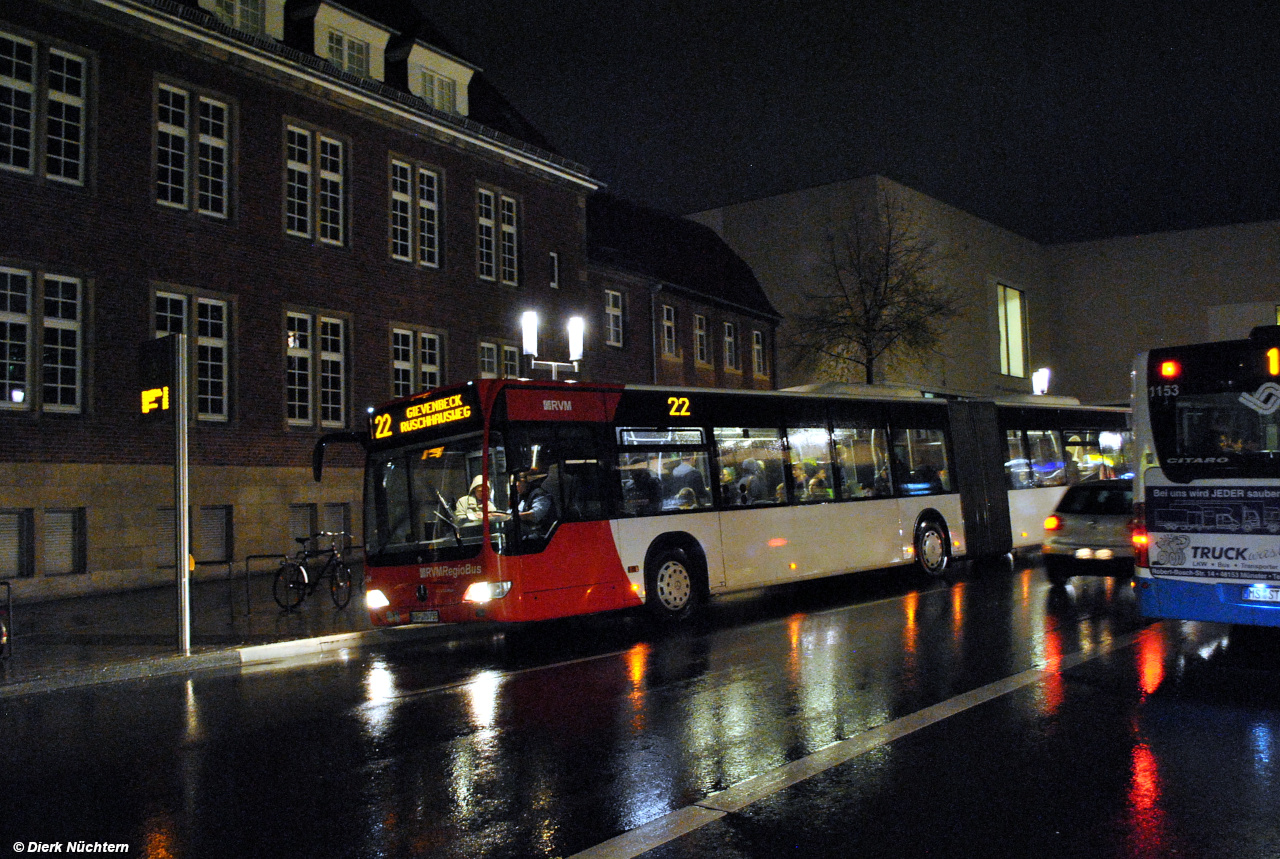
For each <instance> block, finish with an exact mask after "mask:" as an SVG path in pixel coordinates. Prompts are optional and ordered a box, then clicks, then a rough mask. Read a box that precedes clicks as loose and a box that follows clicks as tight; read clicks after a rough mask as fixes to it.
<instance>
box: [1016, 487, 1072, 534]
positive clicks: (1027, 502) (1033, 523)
mask: <svg viewBox="0 0 1280 859" xmlns="http://www.w3.org/2000/svg"><path fill="white" fill-rule="evenodd" d="M1066 492H1067V487H1065V486H1043V487H1039V488H1035V489H1010V490H1009V493H1008V495H1009V530H1010V532H1011V534H1012V535H1013V547H1014V548H1015V549H1026V548H1030V547H1032V546H1037V547H1038V546H1039V545H1040V544H1041V543H1042V542H1043V541H1044V520H1045V519H1046V518H1047V517H1048V516H1049V514H1050V513H1052V512H1053V509H1054V508H1055V507H1057V506H1058V502H1059V501H1061V500H1062V496H1063V495H1065V494H1066Z"/></svg>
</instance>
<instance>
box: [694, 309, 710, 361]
mask: <svg viewBox="0 0 1280 859" xmlns="http://www.w3.org/2000/svg"><path fill="white" fill-rule="evenodd" d="M693 357H694V360H696V361H697V362H698V363H699V364H710V363H711V347H710V340H709V338H708V336H707V317H705V316H703V315H702V314H701V313H695V314H694V316H693Z"/></svg>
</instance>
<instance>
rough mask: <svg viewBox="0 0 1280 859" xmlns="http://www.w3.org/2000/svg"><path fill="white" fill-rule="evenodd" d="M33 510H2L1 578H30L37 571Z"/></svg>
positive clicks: (0, 527)
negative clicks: (35, 564)
mask: <svg viewBox="0 0 1280 859" xmlns="http://www.w3.org/2000/svg"><path fill="white" fill-rule="evenodd" d="M31 513H32V512H31V510H0V579H18V578H28V577H29V576H31V575H32V573H33V572H34V571H35V566H34V564H33V563H32V558H33V556H34V554H35V552H34V549H35V546H34V543H35V539H34V536H33V535H34V533H35V530H34V528H33V527H32V522H33V517H32V515H31Z"/></svg>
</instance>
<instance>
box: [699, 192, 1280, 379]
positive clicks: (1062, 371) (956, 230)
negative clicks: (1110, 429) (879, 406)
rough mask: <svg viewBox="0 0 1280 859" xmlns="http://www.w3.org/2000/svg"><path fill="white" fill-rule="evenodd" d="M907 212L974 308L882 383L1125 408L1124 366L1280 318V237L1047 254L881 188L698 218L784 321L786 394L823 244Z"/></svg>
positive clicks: (1131, 240)
mask: <svg viewBox="0 0 1280 859" xmlns="http://www.w3.org/2000/svg"><path fill="white" fill-rule="evenodd" d="M876 193H884V194H888V195H890V197H892V198H893V199H896V200H897V201H899V202H900V203H901V204H902V205H903V206H904V207H905V209H906V210H907V211H908V212H909V213H910V214H911V215H912V217H913V218H914V219H915V221H916V223H917V224H918V226H919V227H920V229H921V231H922V233H923V234H924V235H926V236H927V237H929V238H930V239H932V240H933V241H935V242H936V245H937V250H938V252H939V255H940V256H939V258H940V260H941V261H942V265H941V267H940V270H939V273H940V276H941V277H942V278H943V279H944V280H945V281H946V282H947V283H949V284H951V285H953V286H956V287H958V288H959V289H960V290H961V291H962V292H963V293H964V295H965V296H966V308H965V310H964V312H962V313H961V314H959V315H958V316H957V317H956V318H954V319H951V320H948V321H947V324H946V325H945V330H946V335H945V337H944V339H943V343H942V345H941V349H940V354H938V355H937V356H935V357H933V358H930V359H927V360H924V361H896V362H894V361H891V362H888V363H886V364H885V365H884V368H883V375H882V376H880V377H879V378H878V381H880V380H883V381H885V382H891V383H897V384H904V385H908V386H911V387H918V388H925V389H934V390H939V391H953V392H966V391H967V392H973V393H978V394H985V395H998V394H1006V393H1022V394H1026V393H1031V392H1032V382H1031V375H1032V373H1033V372H1034V371H1035V370H1036V369H1037V368H1040V367H1048V368H1050V369H1051V371H1052V382H1051V384H1050V393H1055V394H1063V395H1068V396H1075V397H1078V398H1079V399H1081V400H1082V401H1084V402H1090V403H1119V402H1124V401H1127V399H1128V396H1129V365H1130V362H1131V360H1132V358H1133V356H1134V354H1136V353H1137V352H1139V351H1141V350H1143V349H1148V348H1151V347H1154V346H1160V345H1171V344H1175V343H1179V342H1193V341H1198V340H1204V339H1215V338H1224V337H1243V336H1245V335H1246V334H1248V332H1249V329H1250V328H1251V327H1252V326H1254V325H1263V324H1274V323H1275V322H1276V309H1277V306H1280V224H1276V223H1262V224H1242V225H1234V226H1227V227H1213V228H1206V229H1203V230H1190V231H1185V232H1176V233H1161V234H1155V235H1146V236H1131V237H1116V238H1111V239H1105V240H1100V241H1093V242H1084V243H1079V244H1063V245H1041V244H1038V243H1036V242H1033V241H1031V240H1029V239H1026V238H1023V237H1021V236H1019V235H1017V234H1016V233H1013V232H1010V231H1009V230H1006V229H1003V228H1001V227H998V226H995V225H994V224H991V223H988V222H986V221H983V220H982V219H980V218H977V217H975V216H973V215H970V214H968V213H966V212H963V211H961V210H959V209H957V208H955V207H953V206H950V205H947V204H946V203H943V202H941V201H939V200H935V199H933V198H930V197H928V196H926V195H924V194H921V193H919V192H917V191H914V190H912V189H910V188H907V187H905V186H903V185H900V184H898V183H896V182H893V181H892V180H890V179H886V178H884V177H881V176H869V177H865V178H862V179H855V180H850V181H847V182H837V183H833V184H830V185H823V186H819V187H816V188H807V189H803V190H800V191H795V192H792V193H788V194H781V195H778V196H774V197H769V198H765V199H761V200H753V201H750V202H745V203H739V204H736V205H732V206H726V207H723V208H720V209H715V210H710V211H706V212H701V213H698V214H695V215H691V216H690V217H691V218H692V219H693V220H696V221H699V222H701V223H704V224H707V225H708V226H710V227H711V228H712V229H714V230H715V231H716V232H717V233H718V234H719V235H721V236H722V237H723V238H724V239H725V241H727V242H728V243H729V245H730V246H731V247H732V248H733V249H734V250H735V251H737V253H738V254H739V255H740V256H741V257H742V258H743V259H744V260H746V262H747V263H748V264H749V265H750V266H751V268H752V270H753V271H754V272H755V274H756V276H757V278H759V281H760V283H761V285H762V286H763V287H764V289H765V291H766V293H767V294H768V295H769V298H770V299H771V300H772V301H773V303H774V305H775V306H776V307H777V308H778V309H779V311H781V313H782V314H783V317H784V322H783V325H782V327H781V328H780V329H779V333H778V340H779V344H780V349H779V351H780V359H779V360H780V365H781V366H780V371H779V384H780V385H781V386H788V385H794V384H801V383H804V382H808V381H811V380H810V379H808V378H807V377H805V376H803V375H798V374H797V371H796V370H795V368H794V367H793V366H791V365H790V364H789V362H788V361H787V359H786V344H787V343H788V342H789V340H790V333H791V328H790V327H789V324H788V322H787V321H786V319H787V317H791V316H794V313H795V311H796V308H797V305H798V303H799V302H801V301H803V296H804V294H805V293H806V292H808V291H813V290H814V289H815V288H816V287H817V286H819V284H820V281H821V278H822V277H824V267H827V266H829V263H828V261H827V237H828V235H830V234H831V232H832V230H833V229H839V228H840V225H841V224H842V222H843V221H844V220H845V219H847V217H848V213H849V211H850V209H851V207H852V206H853V205H854V204H855V202H857V201H858V200H865V199H867V198H868V197H870V196H871V195H873V194H876Z"/></svg>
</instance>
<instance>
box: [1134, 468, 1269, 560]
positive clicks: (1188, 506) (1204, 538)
mask: <svg viewBox="0 0 1280 859" xmlns="http://www.w3.org/2000/svg"><path fill="white" fill-rule="evenodd" d="M1146 503H1147V513H1146V521H1147V529H1148V533H1149V534H1150V538H1151V572H1152V574H1153V575H1156V576H1186V577H1195V578H1214V579H1252V580H1261V581H1266V580H1270V581H1280V489H1275V488H1266V487H1245V486H1194V487H1192V486H1148V487H1147V493H1146Z"/></svg>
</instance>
